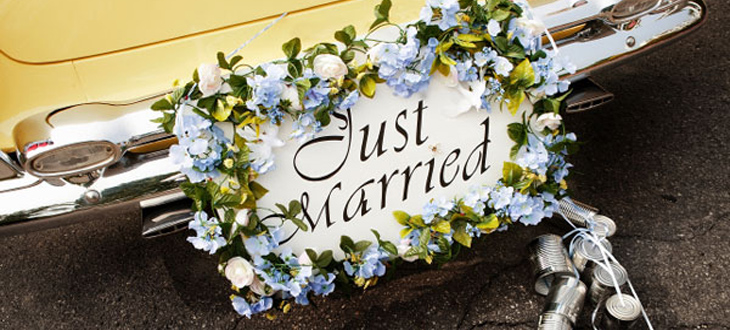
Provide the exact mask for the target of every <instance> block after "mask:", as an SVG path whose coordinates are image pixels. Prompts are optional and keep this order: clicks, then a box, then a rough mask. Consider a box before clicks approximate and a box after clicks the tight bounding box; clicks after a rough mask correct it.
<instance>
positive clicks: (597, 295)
mask: <svg viewBox="0 0 730 330" xmlns="http://www.w3.org/2000/svg"><path fill="white" fill-rule="evenodd" d="M609 267H610V268H611V270H612V271H613V274H614V276H615V277H616V282H618V285H619V288H620V287H622V286H623V285H624V284H626V280H628V278H629V274H628V273H626V269H625V268H624V267H623V266H621V265H619V264H617V263H614V262H609ZM614 290H615V289H614V286H613V280H612V279H611V274H610V273H609V272H608V270H607V269H606V268H604V267H600V266H599V267H595V268H594V269H593V275H592V276H591V287H590V289H589V290H588V296H589V297H590V300H591V302H592V303H593V304H596V305H598V303H599V302H601V300H603V299H604V298H606V297H607V296H609V295H610V294H611V293H612V292H614Z"/></svg>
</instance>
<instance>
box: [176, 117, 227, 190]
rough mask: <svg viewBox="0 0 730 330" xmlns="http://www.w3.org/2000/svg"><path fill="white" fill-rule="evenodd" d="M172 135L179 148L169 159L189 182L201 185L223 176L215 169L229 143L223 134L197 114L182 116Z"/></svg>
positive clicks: (177, 119)
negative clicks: (204, 181) (176, 139)
mask: <svg viewBox="0 0 730 330" xmlns="http://www.w3.org/2000/svg"><path fill="white" fill-rule="evenodd" d="M175 120H176V122H175V128H174V129H173V132H174V133H175V135H176V136H177V138H178V144H176V145H173V146H171V147H170V158H171V159H172V162H173V163H174V164H176V165H178V166H179V168H180V172H182V173H183V174H185V175H186V176H187V177H188V179H189V180H190V182H194V183H195V182H201V181H203V180H206V179H212V178H216V177H218V176H219V175H220V173H219V172H218V170H217V169H216V167H217V166H218V165H220V163H221V162H222V158H223V150H224V146H225V145H226V144H228V143H230V142H229V140H228V139H227V138H226V137H225V136H224V134H223V131H222V130H221V129H220V128H218V127H217V126H215V125H213V124H212V123H211V122H210V121H209V120H207V119H205V118H203V117H200V116H198V115H197V114H195V113H192V112H191V113H189V114H188V113H181V114H179V115H178V116H177V118H176V119H175Z"/></svg>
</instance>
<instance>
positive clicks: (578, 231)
mask: <svg viewBox="0 0 730 330" xmlns="http://www.w3.org/2000/svg"><path fill="white" fill-rule="evenodd" d="M566 202H568V203H570V206H572V207H574V208H577V206H576V205H575V204H574V203H573V202H572V201H571V200H569V199H566ZM558 214H560V216H562V217H563V219H564V220H565V221H566V222H567V223H568V224H570V226H571V227H573V230H571V231H570V232H568V233H567V234H565V235H563V240H566V239H567V238H569V237H570V236H573V235H575V236H574V237H573V238H572V239H571V241H570V245H569V255H570V256H571V257H573V253H574V249H575V244H576V241H577V240H578V238H581V239H584V240H588V241H589V242H591V243H593V244H594V245H595V246H596V247H598V250H599V251H600V252H601V260H593V261H594V262H595V263H596V265H597V266H598V267H601V268H603V269H604V270H606V272H607V273H608V275H609V277H610V278H611V282H612V284H613V286H614V289H615V290H616V294H617V295H618V298H619V301H620V302H621V304H622V305H623V304H625V301H624V299H623V294H622V292H621V287H620V286H619V285H618V280H617V277H616V274H615V273H614V272H613V268H612V267H611V266H610V263H611V262H613V263H615V264H617V265H619V266H621V263H619V262H618V260H617V259H616V258H615V257H614V256H613V254H612V253H611V252H609V251H608V250H607V249H606V248H605V246H604V245H603V244H601V241H602V240H604V239H605V238H604V237H600V236H599V235H597V234H596V233H595V229H596V226H597V225H602V226H607V225H606V224H603V223H596V222H595V221H594V220H593V219H592V217H587V216H585V215H584V214H582V213H580V212H579V214H578V216H580V217H582V218H583V220H584V221H585V224H586V228H578V227H577V226H575V224H573V223H572V222H571V221H570V220H568V217H567V216H566V215H565V214H564V213H563V211H562V210H558ZM626 283H627V285H628V287H629V290H630V291H631V295H632V296H633V298H634V299H636V301H637V302H638V303H639V308H640V310H641V314H642V316H643V318H644V321H645V322H646V325H647V326H648V328H649V330H654V327H653V326H652V324H651V320H649V316H648V315H647V314H646V310H645V309H644V305H643V304H642V303H641V300H640V299H639V296H638V294H637V293H636V290H635V289H634V286H633V284H632V283H631V280H630V279H629V278H628V276H627V278H626ZM602 303H603V301H601V302H599V303H598V304H597V305H598V306H596V309H595V310H594V311H593V313H592V316H591V323H592V326H593V329H594V330H598V328H597V327H596V324H595V321H596V316H597V314H598V310H599V309H600V308H601V306H602Z"/></svg>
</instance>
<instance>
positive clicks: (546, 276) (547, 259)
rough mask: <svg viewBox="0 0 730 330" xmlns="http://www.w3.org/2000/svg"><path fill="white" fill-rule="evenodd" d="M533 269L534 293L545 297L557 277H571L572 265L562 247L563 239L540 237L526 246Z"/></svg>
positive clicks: (549, 236)
mask: <svg viewBox="0 0 730 330" xmlns="http://www.w3.org/2000/svg"><path fill="white" fill-rule="evenodd" d="M527 248H528V250H529V251H530V261H531V262H532V265H533V267H534V275H535V291H537V293H539V294H541V295H543V296H544V295H547V294H548V292H549V291H550V287H551V286H552V284H553V281H554V280H555V279H556V278H557V277H559V276H572V275H573V274H574V273H573V263H572V262H571V261H570V257H569V256H568V251H567V250H566V249H565V246H564V245H563V239H562V238H561V237H560V236H558V235H554V234H545V235H540V236H538V237H536V238H535V239H533V240H532V241H531V242H530V243H529V244H528V245H527Z"/></svg>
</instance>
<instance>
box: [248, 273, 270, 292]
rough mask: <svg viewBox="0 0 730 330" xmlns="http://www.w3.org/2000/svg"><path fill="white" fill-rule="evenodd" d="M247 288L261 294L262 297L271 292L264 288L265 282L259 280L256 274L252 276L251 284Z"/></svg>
mask: <svg viewBox="0 0 730 330" xmlns="http://www.w3.org/2000/svg"><path fill="white" fill-rule="evenodd" d="M248 288H249V289H251V291H253V293H255V294H257V295H259V296H262V297H264V296H270V295H271V294H272V293H273V292H271V290H267V289H266V283H264V282H261V280H259V277H258V276H254V277H253V283H251V285H250V286H249V287H248Z"/></svg>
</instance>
